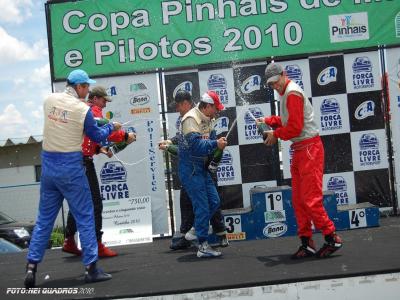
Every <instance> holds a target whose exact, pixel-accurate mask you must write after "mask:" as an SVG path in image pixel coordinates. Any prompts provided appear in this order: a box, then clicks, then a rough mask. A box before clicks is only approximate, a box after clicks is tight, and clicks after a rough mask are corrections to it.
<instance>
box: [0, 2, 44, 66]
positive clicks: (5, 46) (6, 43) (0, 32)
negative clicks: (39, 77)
mask: <svg viewBox="0 0 400 300" xmlns="http://www.w3.org/2000/svg"><path fill="white" fill-rule="evenodd" d="M0 1H1V0H0ZM0 11H1V10H0ZM47 53H48V50H47V42H46V40H45V39H41V40H39V41H37V42H36V43H34V44H33V45H28V44H27V43H25V42H23V41H20V40H18V39H17V38H15V37H13V36H11V35H9V34H8V33H7V31H6V30H5V29H4V28H3V27H1V26H0V57H1V61H0V65H5V64H11V63H14V62H18V61H27V60H38V59H40V58H43V57H45V56H46V55H47Z"/></svg>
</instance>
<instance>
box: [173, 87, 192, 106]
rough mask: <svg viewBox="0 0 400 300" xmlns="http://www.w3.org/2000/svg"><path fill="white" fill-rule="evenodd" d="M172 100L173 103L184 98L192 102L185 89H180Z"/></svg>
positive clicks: (179, 101)
mask: <svg viewBox="0 0 400 300" xmlns="http://www.w3.org/2000/svg"><path fill="white" fill-rule="evenodd" d="M174 100H175V103H181V102H183V101H185V100H187V101H189V102H192V95H191V94H190V93H189V92H188V91H186V90H181V91H179V92H177V93H176V95H175V99H174Z"/></svg>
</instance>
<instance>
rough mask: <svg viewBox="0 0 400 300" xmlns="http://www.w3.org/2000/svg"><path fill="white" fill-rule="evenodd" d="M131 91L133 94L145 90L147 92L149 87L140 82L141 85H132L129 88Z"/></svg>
mask: <svg viewBox="0 0 400 300" xmlns="http://www.w3.org/2000/svg"><path fill="white" fill-rule="evenodd" d="M129 90H130V91H131V92H134V93H135V92H138V91H144V90H147V86H146V85H145V84H144V83H142V82H140V83H132V84H131V85H130V86H129Z"/></svg>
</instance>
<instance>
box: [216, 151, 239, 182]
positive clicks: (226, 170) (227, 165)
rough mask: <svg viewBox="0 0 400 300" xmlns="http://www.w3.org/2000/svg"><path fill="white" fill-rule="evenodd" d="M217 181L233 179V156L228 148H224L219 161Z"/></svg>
mask: <svg viewBox="0 0 400 300" xmlns="http://www.w3.org/2000/svg"><path fill="white" fill-rule="evenodd" d="M217 176H218V181H232V180H234V179H235V170H234V168H233V158H232V155H231V153H230V152H229V150H224V154H223V155H222V158H221V162H220V163H219V165H218V168H217Z"/></svg>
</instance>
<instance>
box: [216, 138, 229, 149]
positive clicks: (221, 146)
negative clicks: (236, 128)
mask: <svg viewBox="0 0 400 300" xmlns="http://www.w3.org/2000/svg"><path fill="white" fill-rule="evenodd" d="M226 145H228V141H227V140H226V137H224V136H223V137H220V138H219V139H218V140H217V147H218V148H219V149H221V150H224V149H225V147H226Z"/></svg>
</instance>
